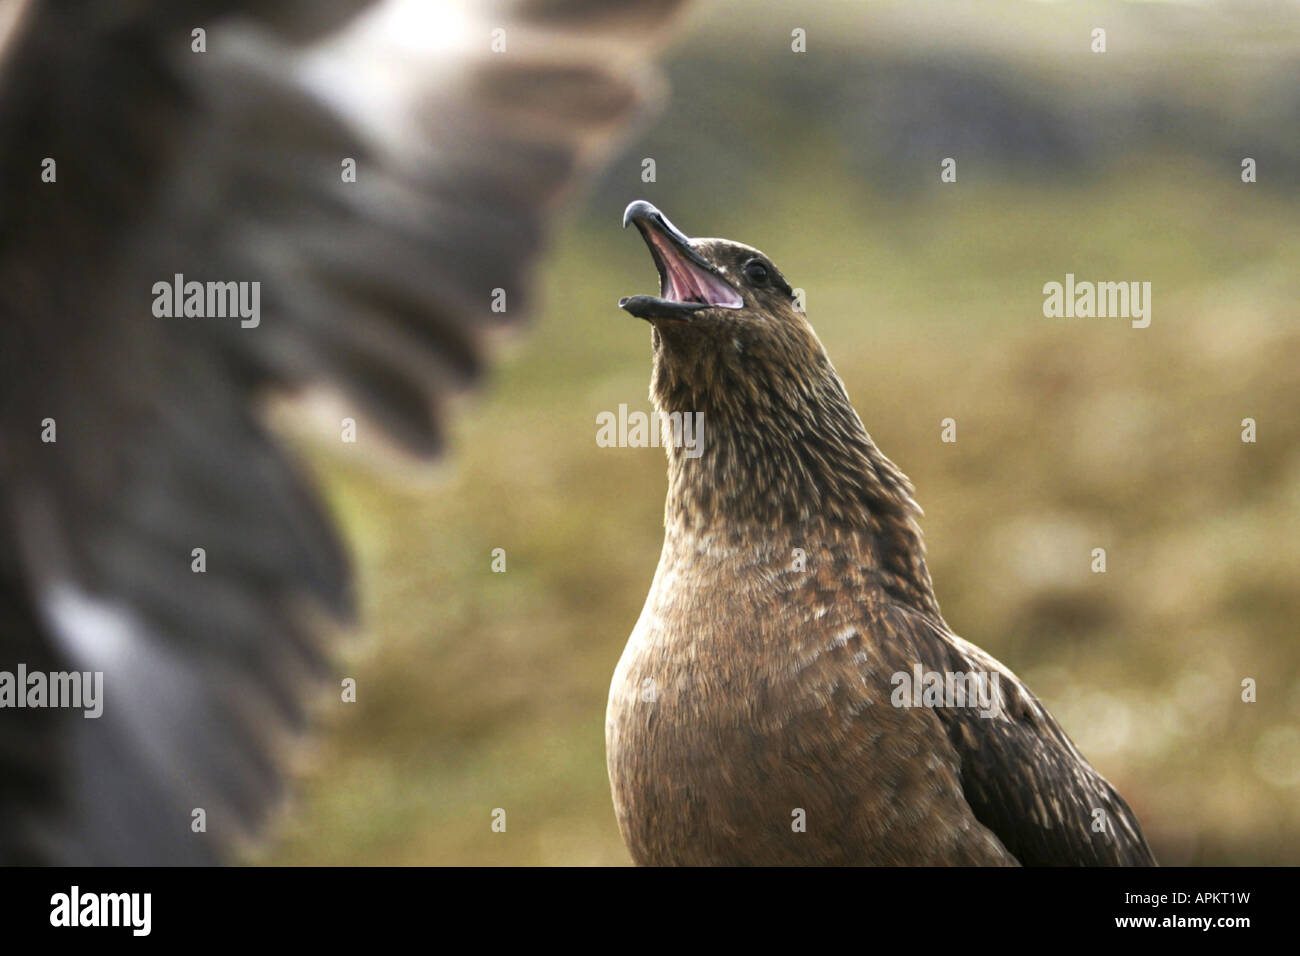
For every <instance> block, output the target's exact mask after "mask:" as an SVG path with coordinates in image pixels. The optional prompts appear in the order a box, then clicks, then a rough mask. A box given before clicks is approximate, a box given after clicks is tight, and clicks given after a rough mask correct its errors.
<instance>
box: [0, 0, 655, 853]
mask: <svg viewBox="0 0 1300 956" xmlns="http://www.w3.org/2000/svg"><path fill="white" fill-rule="evenodd" d="M365 6H366V4H364V3H362V2H352V0H340V2H329V3H308V2H288V0H276V2H268V3H262V2H256V3H255V2H252V0H242V2H236V0H230V2H218V0H192V2H175V0H170V2H165V3H164V2H154V3H145V2H133V3H129V4H113V5H101V4H93V3H55V2H33V3H29V4H27V5H26V9H25V10H24V11H23V15H22V17H21V18H20V20H19V22H18V25H17V27H16V29H15V32H14V33H13V35H12V36H11V37H10V41H9V42H8V43H7V44H6V45H5V46H4V48H3V55H4V60H3V63H0V208H2V209H3V210H4V227H3V232H2V233H0V287H3V288H4V289H5V291H6V294H5V296H4V297H3V298H2V299H0V426H2V431H0V670H9V671H13V670H14V668H15V667H16V665H17V664H18V663H20V662H22V663H26V665H27V666H28V667H29V668H30V669H33V670H35V669H42V670H61V669H79V670H102V671H104V672H105V678H104V683H105V706H104V716H103V717H102V718H100V719H98V720H89V719H85V718H83V717H81V715H80V713H79V712H71V713H70V712H66V711H61V712H51V711H31V710H25V711H17V710H8V709H6V710H0V762H2V763H0V860H4V861H17V860H21V861H28V862H30V861H44V862H89V863H155V862H167V863H176V862H184V863H202V862H210V861H213V860H218V859H223V858H229V855H230V853H231V851H232V849H234V848H235V847H237V846H239V845H240V844H241V842H242V841H244V840H246V839H247V838H249V837H250V836H252V835H255V834H256V833H257V831H258V830H259V829H260V828H261V827H262V826H263V825H264V823H265V821H266V819H267V816H268V813H269V812H270V810H271V808H272V807H273V806H274V805H275V804H276V802H277V799H278V797H279V796H280V794H281V790H282V786H283V783H282V780H283V770H284V756H285V754H284V750H285V747H286V745H287V744H288V743H290V742H291V741H292V739H293V738H294V737H295V736H296V735H298V734H299V733H300V732H301V730H302V728H303V727H304V725H305V723H306V719H307V706H308V703H309V701H310V700H311V697H312V691H313V689H314V688H316V687H318V686H319V684H320V681H321V680H322V678H323V677H324V675H325V674H326V673H327V672H328V668H327V666H326V662H325V650H324V644H323V636H324V634H325V632H326V631H327V630H328V629H329V628H328V627H326V626H324V625H323V623H322V621H321V620H320V618H321V616H322V615H321V614H320V612H321V611H324V612H326V613H327V614H328V615H329V616H331V617H333V618H334V620H335V621H346V620H347V619H348V616H349V614H350V612H351V609H352V607H353V599H352V594H351V576H350V573H349V570H348V560H347V555H346V553H345V551H344V549H343V547H342V546H341V545H340V543H339V541H338V540H337V537H336V534H335V531H334V529H333V526H332V522H331V521H330V520H329V518H328V516H327V515H326V514H325V513H324V512H323V510H322V508H321V506H320V504H319V502H318V501H317V498H316V495H315V493H314V491H313V490H312V488H311V486H310V483H309V482H308V481H306V480H305V479H304V477H303V475H302V474H301V473H300V472H299V470H298V469H297V468H296V467H295V466H294V464H293V462H292V461H291V460H289V458H288V457H287V455H286V454H285V453H284V452H283V451H282V450H281V449H280V448H279V446H278V445H277V443H276V442H275V440H274V438H273V436H271V435H270V434H269V433H268V432H267V430H266V428H265V427H264V425H263V424H262V422H261V420H260V418H259V415H258V406H259V404H260V400H261V398H262V397H263V396H264V395H266V394H267V393H268V392H270V391H275V390H280V391H283V390H290V391H292V390H297V389H303V388H307V387H312V388H315V387H320V386H325V387H327V388H329V389H332V390H334V391H335V392H337V393H338V394H339V395H340V396H341V399H342V401H343V405H344V407H345V408H347V409H350V410H355V414H356V415H357V416H358V417H360V418H363V419H368V420H369V421H371V422H373V423H374V424H375V425H376V426H377V427H378V428H380V429H381V430H382V431H383V432H384V433H385V434H387V435H388V436H389V437H390V438H392V439H394V440H395V441H397V442H398V443H399V444H400V445H402V446H404V447H405V448H407V449H410V450H412V451H415V452H418V453H424V454H431V453H435V452H437V451H438V449H439V448H440V446H441V442H442V426H443V415H444V412H443V409H444V405H445V402H446V400H447V398H448V396H450V395H451V394H452V393H454V392H455V391H457V390H459V389H462V388H464V387H466V386H468V385H470V384H472V383H473V382H475V381H476V380H477V379H478V378H479V377H480V375H481V373H482V370H483V367H484V363H485V358H486V356H487V354H488V348H489V345H490V337H491V335H490V333H491V332H492V330H493V329H494V328H500V327H509V326H516V325H518V324H519V322H520V320H521V319H523V318H524V317H525V316H526V315H527V312H528V310H529V308H530V306H531V305H532V291H533V290H532V285H531V274H532V271H533V269H534V267H535V263H536V259H537V256H538V254H539V252H540V250H541V248H542V243H543V241H544V239H545V236H546V232H547V226H548V223H549V220H550V218H551V216H552V214H553V213H554V212H555V211H556V209H557V208H558V206H559V203H560V201H561V200H562V199H563V197H564V196H565V195H566V193H567V191H568V190H569V189H570V187H571V186H572V185H573V184H574V183H575V182H576V181H577V180H578V179H579V178H580V177H581V175H582V174H583V173H584V171H586V170H588V169H590V168H591V167H592V166H593V165H594V164H596V163H598V162H599V161H600V160H601V158H602V157H603V156H604V155H606V154H607V152H608V150H609V148H610V146H611V144H612V142H613V141H614V140H615V139H616V137H617V136H618V135H620V134H622V133H624V132H625V131H626V129H627V127H628V125H629V123H630V122H631V121H632V120H634V119H635V117H637V116H638V115H639V114H640V113H641V112H642V110H643V109H644V107H645V106H646V104H647V103H648V102H649V101H650V100H651V99H652V98H653V95H654V93H655V87H654V85H653V84H652V83H648V81H647V78H646V77H645V76H644V75H642V71H643V70H644V69H645V66H646V64H647V62H648V59H649V57H650V55H651V54H652V53H653V52H654V50H655V46H654V44H655V43H656V42H657V41H658V40H659V39H660V38H661V37H662V34H663V32H664V31H663V30H662V29H661V28H662V27H663V26H665V18H664V15H666V14H668V13H671V12H672V8H674V7H676V6H677V3H676V2H675V0H674V2H666V0H640V2H638V0H627V2H622V3H619V4H615V5H611V7H610V8H609V10H608V15H602V16H599V17H596V18H595V19H594V20H593V21H592V22H591V24H590V26H585V25H584V23H585V21H584V16H585V15H586V14H587V13H588V12H590V9H591V4H590V3H589V2H581V0H550V2H545V3H540V2H536V0H533V2H519V3H499V4H497V5H496V6H495V7H494V8H493V12H494V16H495V17H496V19H495V20H494V21H493V23H492V24H491V25H492V26H495V25H497V24H501V25H504V26H505V27H506V29H507V38H508V48H507V52H506V53H502V54H496V53H493V52H491V50H490V49H489V45H488V40H489V27H488V26H487V25H485V23H484V22H483V21H482V20H480V19H476V18H474V17H473V10H474V8H473V6H472V5H465V6H464V7H456V6H451V5H446V6H439V7H436V8H435V7H433V6H426V5H424V4H420V3H418V2H416V3H411V2H406V3H405V4H404V5H403V4H399V5H397V7H390V6H388V5H385V6H383V7H382V8H379V7H378V6H377V7H376V8H372V9H367V10H363V9H362V8H363V7H365ZM398 7H402V8H404V9H405V10H406V11H407V15H413V14H410V11H411V10H415V11H416V12H417V13H422V14H423V15H424V16H426V17H427V16H428V15H429V14H430V12H431V11H435V10H436V11H438V12H439V15H441V16H444V19H443V20H440V21H438V22H428V23H426V28H425V30H424V31H405V32H403V31H402V30H400V29H397V30H394V29H391V28H388V27H386V26H385V24H386V23H388V21H385V20H383V19H382V17H383V16H387V15H389V14H388V13H387V12H385V11H388V10H389V9H397V8H398ZM377 10H378V14H379V18H378V19H377V18H376V12H377ZM357 11H361V13H360V14H359V16H355V17H354V14H356V13H357ZM443 11H446V12H445V14H444V13H443ZM457 11H460V13H462V14H464V16H463V17H458V16H456V15H455V14H456V13H457ZM647 11H651V12H652V13H651V19H650V20H647V19H645V18H644V17H643V16H642V14H644V13H646V12H647ZM615 14H617V15H615ZM349 17H353V19H350V20H349ZM195 27H203V28H204V29H205V30H206V31H207V51H208V52H206V53H194V52H191V37H190V31H191V29H193V28H195ZM557 31H559V32H557ZM424 40H427V41H428V42H427V43H425V44H424V45H423V46H422V45H421V44H420V43H419V42H415V43H413V42H412V41H424ZM398 67H400V68H398ZM45 157H52V158H54V159H55V160H56V161H57V164H58V165H57V176H58V178H57V182H56V183H43V182H41V180H40V173H41V163H42V160H43V159H44V158H45ZM344 158H352V159H355V160H356V163H357V178H356V182H355V183H345V182H344V181H343V179H342V176H341V168H342V167H341V163H342V160H343V159H344ZM176 273H181V274H183V275H184V276H185V278H186V279H187V280H198V281H242V282H252V281H258V282H260V283H261V312H262V315H261V323H260V325H259V326H258V327H256V328H247V329H245V328H241V327H240V324H239V322H238V320H237V319H218V318H204V319H199V318H188V319H186V318H172V319H165V318H155V317H154V316H153V314H152V311H151V308H152V303H153V294H152V292H151V289H152V286H153V284H154V283H156V282H159V281H169V280H170V279H171V277H172V276H173V275H174V274H176ZM496 289H502V290H504V291H505V294H506V297H507V311H506V312H505V313H498V312H494V311H493V310H492V308H491V306H492V301H493V294H494V290H496ZM350 413H351V412H350ZM45 419H53V420H54V421H55V422H56V427H57V442H55V443H45V442H42V441H41V438H40V436H41V431H42V422H43V421H44V420H45ZM363 427H364V425H363ZM198 547H202V548H204V549H206V563H207V571H206V573H203V574H197V573H194V572H192V571H191V560H192V559H191V551H192V549H194V548H198ZM200 807H201V808H203V809H204V810H205V811H206V813H207V832H206V833H205V834H200V833H195V832H193V831H192V829H191V814H192V811H193V810H194V809H195V808H200Z"/></svg>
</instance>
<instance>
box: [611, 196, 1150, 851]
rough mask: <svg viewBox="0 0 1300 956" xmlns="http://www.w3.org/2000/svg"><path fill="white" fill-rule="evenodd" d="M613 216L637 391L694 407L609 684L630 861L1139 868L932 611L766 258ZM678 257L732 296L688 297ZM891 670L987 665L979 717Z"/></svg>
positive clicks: (1054, 740) (1031, 720) (1091, 779)
mask: <svg viewBox="0 0 1300 956" xmlns="http://www.w3.org/2000/svg"><path fill="white" fill-rule="evenodd" d="M627 220H628V221H631V222H634V223H635V224H636V225H637V226H638V228H640V229H641V231H642V233H643V235H645V237H646V238H647V240H648V242H649V243H650V245H651V250H652V253H653V254H654V257H655V262H656V265H657V266H658V267H659V269H660V274H661V276H662V277H663V278H664V289H663V294H662V298H652V297H647V296H640V297H636V298H635V299H632V300H626V301H625V308H627V309H628V311H630V312H633V314H636V315H639V316H641V317H643V318H646V319H648V320H649V321H650V323H651V325H652V333H651V335H652V342H653V346H654V371H653V377H652V383H651V393H652V397H653V399H654V401H655V404H656V407H657V408H658V409H659V410H660V412H661V413H662V414H670V413H673V412H681V413H696V412H699V413H703V416H704V433H703V442H702V446H701V447H702V453H701V454H700V455H699V457H695V458H693V457H691V456H690V455H688V454H687V451H686V449H684V448H681V447H670V448H669V452H668V501H667V506H666V509H665V516H664V524H665V535H664V546H663V553H662V555H661V557H660V561H659V568H658V570H657V571H656V573H655V577H654V582H653V584H652V585H651V588H650V593H649V596H648V597H647V598H646V603H645V607H644V609H643V611H642V612H641V617H640V619H639V620H638V621H637V624H636V627H635V629H634V630H633V632H632V635H631V637H630V639H629V641H628V644H627V648H626V649H625V651H624V653H623V656H622V659H621V660H620V661H619V664H618V668H617V670H616V672H615V674H614V678H613V682H612V684H611V688H610V698H609V710H608V716H607V721H606V741H607V749H608V762H609V775H610V782H611V787H612V791H613V796H614V805H615V808H616V811H617V814H618V821H619V826H620V828H621V830H622V833H623V837H624V840H625V841H626V843H627V846H628V849H629V850H630V852H631V854H632V858H633V859H634V860H635V861H636V862H637V863H641V864H854V863H856V864H958V865H961V864H996V865H1016V864H1038V865H1044V864H1046V865H1051V864H1057V865H1070V864H1082V865H1150V864H1153V863H1154V860H1153V858H1152V856H1151V852H1150V850H1149V849H1148V848H1147V845H1146V842H1145V840H1144V839H1143V837H1142V834H1141V831H1140V830H1139V828H1138V824H1137V821H1136V819H1135V817H1134V816H1133V814H1132V812H1131V811H1130V810H1129V808H1128V806H1127V805H1126V804H1125V803H1124V801H1123V799H1122V798H1121V797H1120V796H1119V795H1118V794H1117V793H1116V792H1115V790H1114V789H1113V788H1112V787H1111V786H1110V784H1109V783H1107V782H1106V780H1105V779H1103V778H1102V777H1101V776H1100V775H1099V774H1098V773H1097V772H1096V771H1095V770H1093V768H1092V767H1091V766H1090V765H1089V764H1088V762H1087V761H1086V760H1085V759H1084V758H1083V757H1082V756H1081V755H1080V754H1079V752H1078V751H1077V750H1076V749H1075V748H1074V746H1073V745H1072V744H1071V743H1070V741H1069V739H1068V738H1067V737H1066V735H1065V734H1064V732H1063V731H1062V730H1061V729H1060V728H1059V726H1058V725H1057V724H1056V721H1055V720H1054V719H1053V718H1052V716H1051V715H1050V714H1049V713H1048V712H1047V711H1046V710H1045V709H1044V708H1043V706H1042V705H1041V704H1040V703H1039V702H1038V700H1037V699H1036V698H1035V697H1034V696H1033V694H1032V693H1031V692H1030V691H1029V690H1028V689H1027V688H1026V687H1025V686H1024V685H1023V684H1022V683H1021V682H1020V681H1019V680H1018V679H1017V678H1016V677H1015V675H1013V674H1012V673H1011V672H1010V671H1009V670H1007V669H1006V668H1005V667H1003V666H1002V665H1001V664H999V663H998V662H997V661H995V660H994V659H993V658H992V657H990V656H989V655H988V654H986V653H984V652H983V651H981V650H980V649H979V648H977V647H975V646H973V645H971V644H969V643H967V642H966V641H963V640H962V639H961V638H959V637H957V636H956V635H954V634H953V633H952V631H951V630H950V629H949V628H948V625H947V624H946V623H945V622H944V620H943V617H942V615H941V614H940V612H939V607H938V603H937V602H936V600H935V597H934V592H933V589H932V586H931V583H930V576H929V572H928V570H927V569H926V564H925V558H924V545H923V542H922V538H921V531H920V527H919V525H918V524H917V517H918V516H919V514H920V509H919V508H918V507H917V505H916V504H915V502H914V501H913V500H912V488H911V485H910V484H909V482H908V480H907V478H906V477H905V476H904V475H903V474H902V472H900V471H899V470H898V469H897V468H896V467H895V466H894V465H893V464H892V463H891V462H890V461H889V460H888V459H887V458H885V457H884V455H882V454H881V453H880V452H879V451H878V450H877V449H876V447H875V445H874V444H873V443H872V441H871V439H870V437H869V436H868V435H867V432H866V430H865V428H864V427H863V425H862V422H861V420H860V419H859V418H858V415H857V413H856V412H855V411H854V410H853V407H852V405H851V403H850V402H849V399H848V396H847V394H846V392H845V390H844V386H843V384H842V382H841V381H840V379H839V377H838V375H837V374H836V373H835V370H834V368H833V367H832V366H831V363H830V360H829V359H828V358H827V356H826V352H825V350H824V349H823V348H822V345H821V343H820V342H819V341H818V339H817V337H816V335H815V334H814V332H813V330H812V327H811V326H810V325H809V323H808V322H807V320H806V319H805V318H804V317H803V315H802V314H800V312H799V311H797V310H796V308H795V307H794V304H793V301H792V298H791V291H790V288H789V286H788V285H787V284H786V282H785V280H784V279H783V278H782V277H781V276H780V273H778V272H777V271H776V270H775V268H774V267H772V265H771V263H770V262H769V261H768V260H767V259H766V257H764V256H763V254H762V253H759V252H758V251H756V250H754V249H751V248H749V247H747V246H742V245H740V244H737V243H732V242H726V241H723V240H714V239H694V240H687V239H686V238H685V237H684V236H681V235H680V233H677V232H676V230H675V229H674V228H673V227H672V226H671V224H670V223H668V222H667V221H666V220H664V219H663V217H662V216H661V215H660V214H659V213H658V211H657V210H654V208H653V207H651V206H649V205H648V204H645V203H636V204H633V206H631V207H629V210H628V215H627ZM673 256H677V257H678V259H677V260H676V261H667V260H670V259H671V257H673ZM755 262H758V263H759V264H761V267H762V268H756V267H755V266H754V265H753V264H754V263H755ZM683 269H685V270H691V269H694V270H696V272H695V273H691V275H695V276H696V278H697V279H698V280H699V283H696V285H699V284H701V283H702V284H703V285H701V288H703V287H708V288H714V289H722V292H723V293H724V294H725V291H726V290H725V288H723V287H721V286H718V285H716V283H717V282H720V283H725V285H726V286H730V287H731V288H733V289H734V290H736V292H738V293H740V295H741V297H743V305H741V306H739V307H732V308H723V307H710V305H709V303H711V302H714V301H715V299H713V298H711V297H710V295H709V294H708V292H707V291H706V292H705V293H703V294H695V293H696V292H698V289H695V290H694V291H692V280H691V279H690V277H689V276H688V277H687V278H685V279H682V278H680V276H681V274H682V270H683ZM700 270H703V272H702V273H701V272H700ZM751 270H752V271H751ZM710 273H711V275H710ZM761 273H766V276H765V278H763V279H762V280H761V281H757V280H756V279H755V278H754V277H755V276H758V275H759V274H761ZM675 275H676V276H678V278H676V279H675V278H674V276H675ZM711 283H715V284H713V285H710V284H711ZM688 293H690V295H689V297H688ZM692 299H695V300H697V301H696V302H695V303H693V304H692V301H691V300H692ZM683 303H686V305H684V306H683ZM917 664H920V665H921V666H922V668H923V670H925V671H934V672H940V673H954V672H960V673H971V672H981V673H986V674H990V675H995V677H994V678H993V679H994V680H996V681H997V685H998V687H999V688H1000V690H1001V706H1000V710H999V712H998V713H997V714H996V715H995V716H991V717H990V716H981V715H980V713H979V712H978V709H977V708H975V707H973V706H946V707H945V706H938V707H910V708H908V707H897V706H894V705H893V704H892V703H891V692H892V691H893V690H894V683H893V675H896V674H899V673H912V672H913V668H914V666H915V665H917ZM1098 811H1100V813H1098ZM1099 820H1100V821H1103V822H1102V823H1101V824H1099V823H1098V821H1099ZM800 822H802V828H801V826H800Z"/></svg>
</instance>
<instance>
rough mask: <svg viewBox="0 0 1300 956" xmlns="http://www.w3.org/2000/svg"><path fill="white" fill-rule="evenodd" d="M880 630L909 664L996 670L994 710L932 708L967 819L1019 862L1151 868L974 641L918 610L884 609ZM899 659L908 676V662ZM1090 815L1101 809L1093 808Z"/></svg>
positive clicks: (1063, 747) (1128, 823)
mask: <svg viewBox="0 0 1300 956" xmlns="http://www.w3.org/2000/svg"><path fill="white" fill-rule="evenodd" d="M887 618H888V619H887V621H886V622H884V626H886V627H887V628H888V630H889V631H890V633H891V634H892V635H893V636H894V642H895V643H896V644H897V645H899V646H900V647H904V648H907V650H906V651H905V652H904V653H905V656H906V657H907V658H908V659H909V661H910V662H916V661H919V662H920V663H921V664H922V665H923V667H924V668H925V669H926V670H932V671H938V672H940V673H948V674H970V673H972V672H974V673H981V674H987V675H991V676H992V675H996V678H997V687H998V688H999V689H1000V692H1001V705H1000V707H999V708H998V712H997V713H996V715H994V716H987V717H986V716H981V715H980V713H979V709H978V708H976V707H971V706H964V707H937V708H935V709H934V712H935V713H936V714H937V715H938V716H939V719H940V721H941V723H942V724H943V726H944V728H945V729H946V730H947V732H948V738H949V741H950V742H951V744H952V747H953V748H954V749H955V751H956V753H957V757H958V759H959V762H960V772H959V778H960V783H961V788H962V793H963V794H964V796H965V798H966V802H967V803H968V804H969V805H970V808H971V810H972V812H973V813H974V814H975V818H976V819H977V820H979V822H980V823H982V824H983V825H984V826H985V827H987V828H988V829H989V830H991V831H992V832H993V834H994V836H996V837H997V838H998V839H999V840H1000V841H1001V842H1002V845H1003V846H1005V847H1006V848H1007V850H1008V851H1009V852H1010V853H1011V854H1012V855H1013V856H1014V857H1016V859H1018V860H1019V861H1020V862H1021V864H1023V865H1025V866H1154V865H1155V858H1154V857H1153V856H1152V855H1151V850H1150V848H1148V846H1147V843H1146V839H1145V838H1144V837H1143V835H1142V831H1141V829H1140V828H1139V826H1138V822H1137V818H1136V817H1135V816H1134V815H1133V811H1132V810H1130V809H1129V807H1128V804H1127V803H1125V802H1124V798H1123V797H1121V796H1120V795H1119V794H1118V793H1117V792H1116V791H1115V788H1114V787H1112V786H1111V785H1110V784H1109V783H1108V782H1107V781H1106V779H1105V778H1104V777H1102V776H1101V774H1099V773H1097V771H1096V770H1094V769H1093V768H1092V765H1091V764H1089V763H1088V761H1087V760H1085V759H1084V757H1083V755H1082V754H1080V753H1079V751H1078V750H1077V749H1075V746H1074V744H1073V743H1071V742H1070V739H1069V737H1067V736H1066V735H1065V732H1064V731H1063V730H1062V729H1061V727H1060V725H1059V724H1057V722H1056V720H1055V718H1053V717H1052V715H1051V714H1050V713H1048V712H1047V709H1046V708H1045V707H1043V705H1042V704H1041V703H1039V701H1038V699H1037V698H1036V697H1035V696H1034V695H1033V693H1031V692H1030V690H1029V688H1027V687H1025V685H1024V684H1023V683H1021V681H1020V680H1019V678H1017V677H1016V675H1015V674H1013V673H1012V672H1011V671H1010V670H1008V669H1007V668H1006V667H1004V666H1003V665H1002V664H1000V663H999V662H998V661H997V660H995V659H994V658H993V657H991V656H990V655H989V654H987V653H985V652H984V651H982V650H980V649H979V648H978V647H976V646H975V645H973V644H971V643H969V642H967V641H964V640H962V639H961V638H959V637H957V636H955V635H953V634H951V633H949V632H948V631H947V630H946V628H941V627H940V626H938V625H937V624H935V623H934V622H932V621H931V619H930V618H928V617H927V616H925V615H923V614H921V613H920V612H917V611H914V610H911V609H910V608H906V607H902V606H900V605H891V606H890V608H889V610H888V612H887ZM910 662H909V663H902V662H899V663H900V666H903V667H905V668H906V670H908V671H909V672H910V670H911V663H910ZM1098 811H1101V813H1100V814H1099V813H1098Z"/></svg>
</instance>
